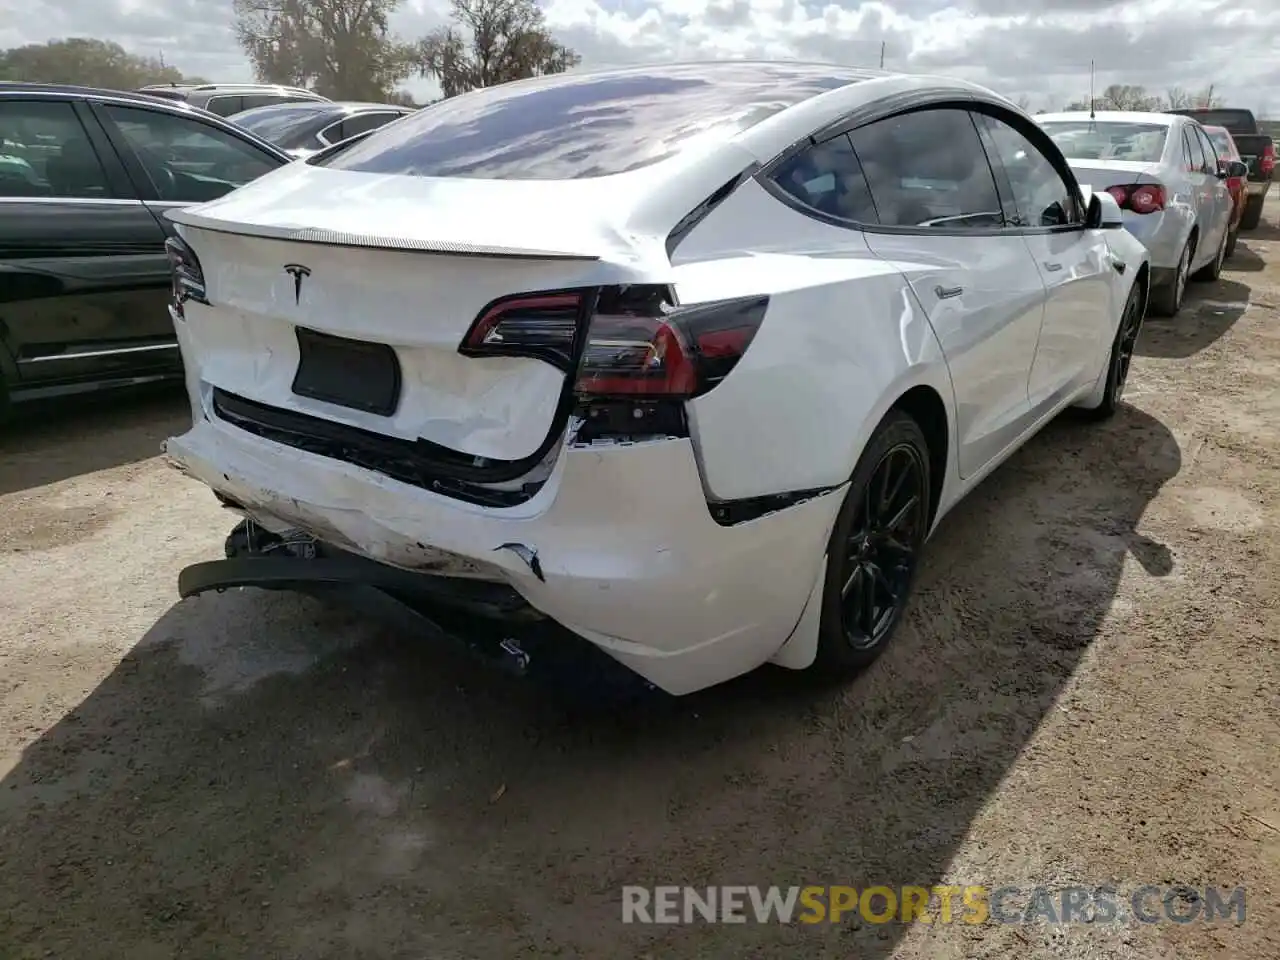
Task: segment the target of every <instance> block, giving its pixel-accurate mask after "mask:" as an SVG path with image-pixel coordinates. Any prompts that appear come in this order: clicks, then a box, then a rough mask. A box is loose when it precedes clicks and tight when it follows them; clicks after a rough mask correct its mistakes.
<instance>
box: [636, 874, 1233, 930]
mask: <svg viewBox="0 0 1280 960" xmlns="http://www.w3.org/2000/svg"><path fill="white" fill-rule="evenodd" d="M852 919H858V920H861V921H864V922H867V923H895V922H896V923H965V924H982V923H1034V922H1036V921H1044V922H1046V923H1095V924H1096V923H1181V924H1186V923H1195V922H1197V921H1199V922H1205V921H1208V922H1214V921H1226V922H1228V923H1236V924H1241V923H1244V919H1245V889H1244V887H1235V888H1227V887H1190V886H1181V885H1167V884H1148V885H1142V886H1137V887H1134V888H1131V889H1125V890H1122V889H1118V888H1115V887H1107V886H1101V887H1083V886H1061V887H1016V886H998V887H991V886H982V885H969V886H931V887H923V886H904V887H888V886H868V887H853V886H804V887H800V886H795V887H776V886H773V887H757V886H721V887H677V886H659V887H641V886H626V887H623V888H622V922H623V923H653V924H680V923H783V924H789V923H805V924H816V923H840V922H841V921H844V920H852Z"/></svg>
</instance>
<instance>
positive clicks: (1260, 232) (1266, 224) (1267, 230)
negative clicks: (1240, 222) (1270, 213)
mask: <svg viewBox="0 0 1280 960" xmlns="http://www.w3.org/2000/svg"><path fill="white" fill-rule="evenodd" d="M1273 196H1280V194H1273ZM1240 239H1241V240H1242V241H1247V240H1280V223H1272V222H1271V221H1270V220H1265V219H1264V220H1260V221H1259V222H1258V225H1257V226H1256V227H1254V228H1253V229H1252V230H1248V231H1241V233H1240Z"/></svg>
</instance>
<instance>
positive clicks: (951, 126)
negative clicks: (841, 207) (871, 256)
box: [849, 109, 1004, 230]
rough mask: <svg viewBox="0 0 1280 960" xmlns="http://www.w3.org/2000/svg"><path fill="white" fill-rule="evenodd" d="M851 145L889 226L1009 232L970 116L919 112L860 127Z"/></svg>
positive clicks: (951, 111) (961, 112) (945, 111)
mask: <svg viewBox="0 0 1280 960" xmlns="http://www.w3.org/2000/svg"><path fill="white" fill-rule="evenodd" d="M849 138H850V140H851V141H852V142H853V149H854V151H855V152H856V153H857V155H858V159H859V160H860V161H861V163H862V171H863V173H864V175H865V176H866V178H867V184H868V185H869V186H870V188H871V197H872V199H873V200H874V201H875V207H876V210H877V211H878V212H879V214H880V222H881V223H882V224H884V225H885V226H895V227H938V228H943V229H953V230H955V229H975V228H977V229H991V228H999V227H1003V226H1004V213H1003V211H1002V210H1001V207H1000V196H999V194H998V193H997V192H996V183H995V178H994V177H993V176H992V174H991V165H990V164H989V163H988V162H987V154H986V151H985V150H984V149H983V147H982V141H981V140H980V139H979V137H978V131H977V129H976V128H975V127H974V125H973V121H972V120H971V119H970V117H969V114H968V113H967V112H966V111H964V110H954V109H935V110H917V111H915V112H913V113H904V114H900V115H898V116H895V117H889V118H887V119H885V120H878V121H876V122H875V123H871V124H868V125H867V126H865V127H860V128H858V129H857V130H854V131H853V132H852V133H851V134H850V135H849Z"/></svg>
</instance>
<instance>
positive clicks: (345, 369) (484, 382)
mask: <svg viewBox="0 0 1280 960" xmlns="http://www.w3.org/2000/svg"><path fill="white" fill-rule="evenodd" d="M740 159H741V158H738V160H740ZM736 162H737V161H735V163H736ZM640 173H646V171H643V170H642V171H640ZM694 173H695V176H693V178H692V179H691V180H690V181H688V183H689V186H690V189H692V191H693V194H692V195H696V194H697V193H698V192H699V191H701V190H703V189H705V190H706V193H708V194H709V193H710V192H712V191H713V190H714V189H715V187H717V186H719V185H720V183H722V182H723V178H721V179H717V178H718V177H720V171H719V170H715V169H712V170H703V171H702V174H703V175H702V176H698V175H696V174H697V173H698V171H694ZM621 179H626V180H627V184H626V185H623V184H619V183H617V182H609V181H618V180H621ZM654 184H657V185H658V189H653V185H654ZM661 184H662V181H660V180H659V179H657V178H656V177H655V175H654V174H652V172H648V173H647V174H646V176H633V175H625V177H614V178H600V179H597V180H578V181H531V182H524V181H491V180H467V179H431V178H420V177H408V176H387V175H377V174H365V173H352V172H346V171H333V170H328V169H325V168H317V167H312V166H309V165H307V164H306V163H296V164H291V165H290V166H289V167H286V168H282V169H281V170H279V171H276V172H274V173H271V174H268V175H267V176H265V177H263V178H261V179H260V180H257V181H255V182H253V183H251V184H249V185H247V186H246V187H243V188H241V189H240V190H237V191H234V192H233V193H231V194H228V195H227V196H226V197H224V198H222V199H220V200H217V201H214V202H212V203H208V204H203V205H201V206H198V207H190V208H186V209H183V210H177V211H173V212H171V213H170V214H169V216H170V217H171V219H172V220H174V222H175V223H177V224H178V225H179V227H178V231H179V234H180V235H181V236H182V237H183V239H184V240H185V241H186V242H187V243H188V244H189V245H190V247H191V249H192V250H193V251H194V253H195V255H196V257H197V258H198V261H199V266H200V269H201V271H202V273H203V280H204V293H205V296H204V299H205V300H206V301H207V304H206V303H200V302H197V301H189V302H187V303H186V304H185V306H184V312H185V320H184V321H183V323H184V328H185V329H184V331H183V332H184V338H183V339H184V354H186V355H187V356H186V357H185V359H186V361H187V363H188V364H189V365H194V368H195V369H196V370H198V377H199V380H200V381H201V382H202V385H203V388H204V389H206V390H208V391H211V392H214V391H216V392H215V399H216V398H217V397H221V398H222V399H223V400H226V401H228V402H229V403H231V404H232V405H234V404H241V405H240V406H239V407H237V408H236V409H238V410H239V411H240V412H241V413H243V412H244V411H245V410H246V409H248V410H250V412H252V410H253V409H254V408H255V407H254V405H256V406H257V407H265V409H266V411H267V413H268V414H270V417H274V418H276V419H277V420H278V419H279V417H280V416H286V417H288V416H292V417H294V420H293V421H292V422H293V424H294V425H295V426H297V425H299V424H301V428H305V429H307V430H315V429H319V428H323V430H327V431H328V432H329V433H332V432H333V425H335V424H336V425H341V426H342V427H345V428H350V430H351V431H359V436H360V437H363V438H364V439H362V440H361V441H360V442H361V443H366V442H373V443H375V444H376V443H378V442H380V441H379V439H378V438H389V439H391V440H394V441H397V442H400V443H401V444H402V446H401V447H398V448H396V449H400V450H404V451H410V450H412V451H417V452H421V453H424V454H425V455H427V456H428V457H430V458H434V461H435V465H436V466H439V467H440V468H441V469H442V470H444V471H445V472H446V473H448V472H450V471H453V473H454V474H455V475H458V476H462V475H465V476H466V477H467V478H468V479H473V480H479V481H484V480H485V479H489V478H492V479H493V480H494V481H495V482H505V481H507V480H510V479H513V478H515V477H517V476H520V475H522V474H521V471H522V470H524V469H526V468H529V467H532V466H534V465H536V463H537V462H540V461H541V460H542V459H543V458H545V456H546V454H547V453H548V452H549V450H550V449H551V447H552V446H553V445H554V442H555V441H556V440H557V439H558V437H559V436H560V435H561V434H562V432H563V430H564V427H565V425H566V424H567V422H568V418H569V415H570V407H571V403H570V401H571V388H572V382H571V380H572V365H571V364H570V363H567V362H566V363H560V364H558V365H557V364H555V363H552V362H548V361H547V360H545V359H539V358H533V357H528V356H467V355H464V354H463V353H462V352H460V349H459V348H460V346H461V345H462V343H463V341H464V338H466V336H467V334H468V332H469V331H470V329H471V328H472V326H473V324H474V323H475V322H476V321H477V319H478V318H479V317H480V316H481V315H483V314H485V313H486V312H487V310H488V309H489V308H490V307H491V306H492V304H493V303H494V301H496V300H499V299H503V298H510V297H513V296H514V295H518V294H528V293H546V292H548V291H565V290H578V289H583V288H585V289H592V288H597V287H600V286H608V285H617V284H629V283H668V282H670V281H671V265H670V261H669V259H668V258H667V256H666V251H665V248H664V240H665V237H666V233H667V231H669V230H670V228H671V227H672V226H674V224H675V223H676V222H677V221H678V219H679V217H678V216H676V215H673V213H672V211H674V210H681V212H687V211H688V209H689V208H690V207H691V206H693V202H690V203H689V204H688V206H684V205H683V204H684V201H683V198H680V197H673V196H671V195H670V191H664V190H663V189H661ZM708 184H709V185H710V186H708ZM668 221H669V222H668ZM587 299H589V298H584V302H585V300H587ZM565 309H566V310H567V313H566V314H564V315H557V316H556V317H555V318H554V321H555V322H557V323H561V324H567V325H568V327H567V328H568V330H569V334H568V336H569V337H570V338H573V337H574V335H575V334H574V331H575V330H576V341H575V342H576V343H580V342H581V341H582V330H583V327H584V326H585V323H586V319H587V318H586V316H585V313H586V311H585V309H574V308H572V307H566V308H565ZM333 338H341V339H333ZM348 341H359V343H357V344H351V343H349V342H348ZM360 344H366V345H367V344H372V345H374V346H372V347H368V346H361V345H360ZM389 358H390V359H389ZM353 395H356V396H353ZM244 402H247V403H248V404H250V407H245V406H244V405H243V404H244ZM228 409H230V407H229V408H228ZM259 412H260V411H259ZM255 415H256V414H255ZM263 416H266V414H263ZM298 418H301V419H298ZM317 420H318V421H320V422H319V424H316V423H315V422H314V421H317ZM350 436H351V437H356V434H355V433H351V435H350ZM370 436H372V437H373V438H374V439H373V440H372V441H369V440H368V438H369V437H370ZM339 440H341V438H339ZM353 442H354V440H353ZM295 445H299V444H297V443H295ZM403 445H407V446H403Z"/></svg>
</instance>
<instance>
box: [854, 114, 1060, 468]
mask: <svg viewBox="0 0 1280 960" xmlns="http://www.w3.org/2000/svg"><path fill="white" fill-rule="evenodd" d="M850 140H851V142H852V144H853V148H854V150H855V152H856V153H857V156H858V159H859V161H860V162H861V163H862V168H863V171H864V173H865V175H866V178H867V183H868V185H869V187H870V190H871V195H872V198H873V200H874V202H875V207H876V211H877V212H878V216H879V220H880V225H879V226H878V227H874V228H871V227H869V228H868V229H867V232H866V239H867V244H868V245H869V246H870V247H871V249H872V250H873V251H875V253H877V254H878V255H880V256H881V257H883V258H885V259H886V260H889V261H891V262H893V263H894V264H895V265H896V266H897V267H898V269H899V270H901V271H902V274H903V275H904V276H905V277H906V279H907V281H908V282H909V283H910V284H911V288H912V290H913V291H914V292H915V295H916V298H917V299H918V300H919V301H920V304H921V306H923V307H924V309H925V311H926V313H928V315H929V319H930V321H931V322H932V324H933V327H934V330H935V332H936V333H937V336H938V339H939V341H940V342H941V344H942V350H943V353H944V354H945V356H946V359H947V365H948V366H949V368H950V370H951V379H952V383H953V385H954V387H955V395H956V426H957V430H958V434H959V436H958V455H959V464H960V473H961V475H962V476H966V477H967V476H971V475H972V474H974V473H976V472H978V471H979V470H981V469H982V468H983V467H984V466H986V464H987V463H989V462H990V461H991V460H992V459H994V458H995V457H997V456H998V455H999V454H1000V453H1001V452H1002V451H1004V449H1005V448H1006V447H1008V446H1009V445H1010V444H1011V443H1012V442H1014V440H1016V439H1017V437H1018V436H1019V435H1020V434H1021V433H1022V432H1023V431H1024V430H1025V429H1026V427H1027V426H1028V425H1029V402H1028V395H1027V378H1028V376H1029V374H1030V371H1031V367H1032V363H1033V362H1034V359H1035V354H1036V342H1037V340H1038V339H1039V336H1040V327H1041V322H1042V319H1043V315H1044V305H1045V285H1044V282H1043V281H1042V280H1041V279H1040V274H1039V272H1038V271H1037V270H1036V265H1035V260H1034V259H1033V258H1032V255H1031V251H1030V250H1029V248H1028V247H1027V244H1026V242H1025V241H1024V239H1023V238H1022V237H1021V236H1019V235H1018V234H1017V232H1015V231H1012V230H1010V229H1008V228H1007V226H1006V223H1005V217H1004V213H1003V210H1002V207H1001V203H1000V197H999V193H998V192H997V190H996V185H995V181H994V178H993V176H992V172H991V167H990V165H989V164H988V162H987V157H986V153H985V152H984V150H983V147H982V142H981V140H980V139H979V136H978V131H977V128H976V127H975V126H974V123H973V120H972V119H971V117H970V115H969V113H968V112H967V111H965V110H962V109H955V108H937V109H927V110H919V111H914V112H910V113H906V114H900V115H898V116H894V117H890V118H887V119H885V120H880V121H877V122H875V123H872V124H869V125H867V126H863V127H860V128H858V129H855V130H854V131H852V133H851V134H850Z"/></svg>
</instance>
